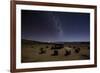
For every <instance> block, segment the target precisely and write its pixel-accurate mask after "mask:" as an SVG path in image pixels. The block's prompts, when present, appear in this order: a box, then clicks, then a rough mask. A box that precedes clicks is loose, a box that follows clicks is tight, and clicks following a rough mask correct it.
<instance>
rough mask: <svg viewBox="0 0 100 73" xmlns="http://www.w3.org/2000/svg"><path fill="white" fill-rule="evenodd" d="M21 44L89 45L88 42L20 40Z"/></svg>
mask: <svg viewBox="0 0 100 73" xmlns="http://www.w3.org/2000/svg"><path fill="white" fill-rule="evenodd" d="M21 43H22V44H30V45H31V44H36V43H37V44H90V42H88V41H87V42H42V41H33V40H26V39H21Z"/></svg>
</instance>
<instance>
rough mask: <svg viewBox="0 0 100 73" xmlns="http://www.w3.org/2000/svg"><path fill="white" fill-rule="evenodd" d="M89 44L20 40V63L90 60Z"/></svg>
mask: <svg viewBox="0 0 100 73" xmlns="http://www.w3.org/2000/svg"><path fill="white" fill-rule="evenodd" d="M89 45H90V43H89V42H55V43H54V42H53V43H51V42H49V43H48V42H38V41H31V40H24V39H22V42H21V62H22V63H26V62H44V61H45V62H46V61H64V60H87V59H90V47H89Z"/></svg>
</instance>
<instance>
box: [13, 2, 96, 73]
mask: <svg viewBox="0 0 100 73" xmlns="http://www.w3.org/2000/svg"><path fill="white" fill-rule="evenodd" d="M96 9H97V7H96V6H93V5H77V4H61V3H45V2H31V1H11V72H12V73H13V72H28V71H43V70H59V69H72V68H89V67H96V66H97V56H96V54H97V50H96V49H97V47H96V40H97V38H96V35H97V32H96V30H97V26H96V25H97V23H96V16H97V15H96Z"/></svg>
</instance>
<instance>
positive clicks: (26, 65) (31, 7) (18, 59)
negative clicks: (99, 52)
mask: <svg viewBox="0 0 100 73" xmlns="http://www.w3.org/2000/svg"><path fill="white" fill-rule="evenodd" d="M21 9H25V10H42V11H61V12H80V13H90V42H91V43H90V48H91V49H90V60H77V61H76V60H75V61H56V62H39V63H36V62H35V63H21ZM84 30H85V29H84ZM88 64H94V9H85V8H70V7H52V6H37V5H16V68H17V69H22V68H39V67H55V66H56V67H57V66H74V65H88Z"/></svg>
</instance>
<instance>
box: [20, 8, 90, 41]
mask: <svg viewBox="0 0 100 73" xmlns="http://www.w3.org/2000/svg"><path fill="white" fill-rule="evenodd" d="M21 38H22V39H27V40H34V41H43V42H48V41H49V42H50V41H51V42H84V41H90V14H89V13H78V12H55V11H36V10H21Z"/></svg>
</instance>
